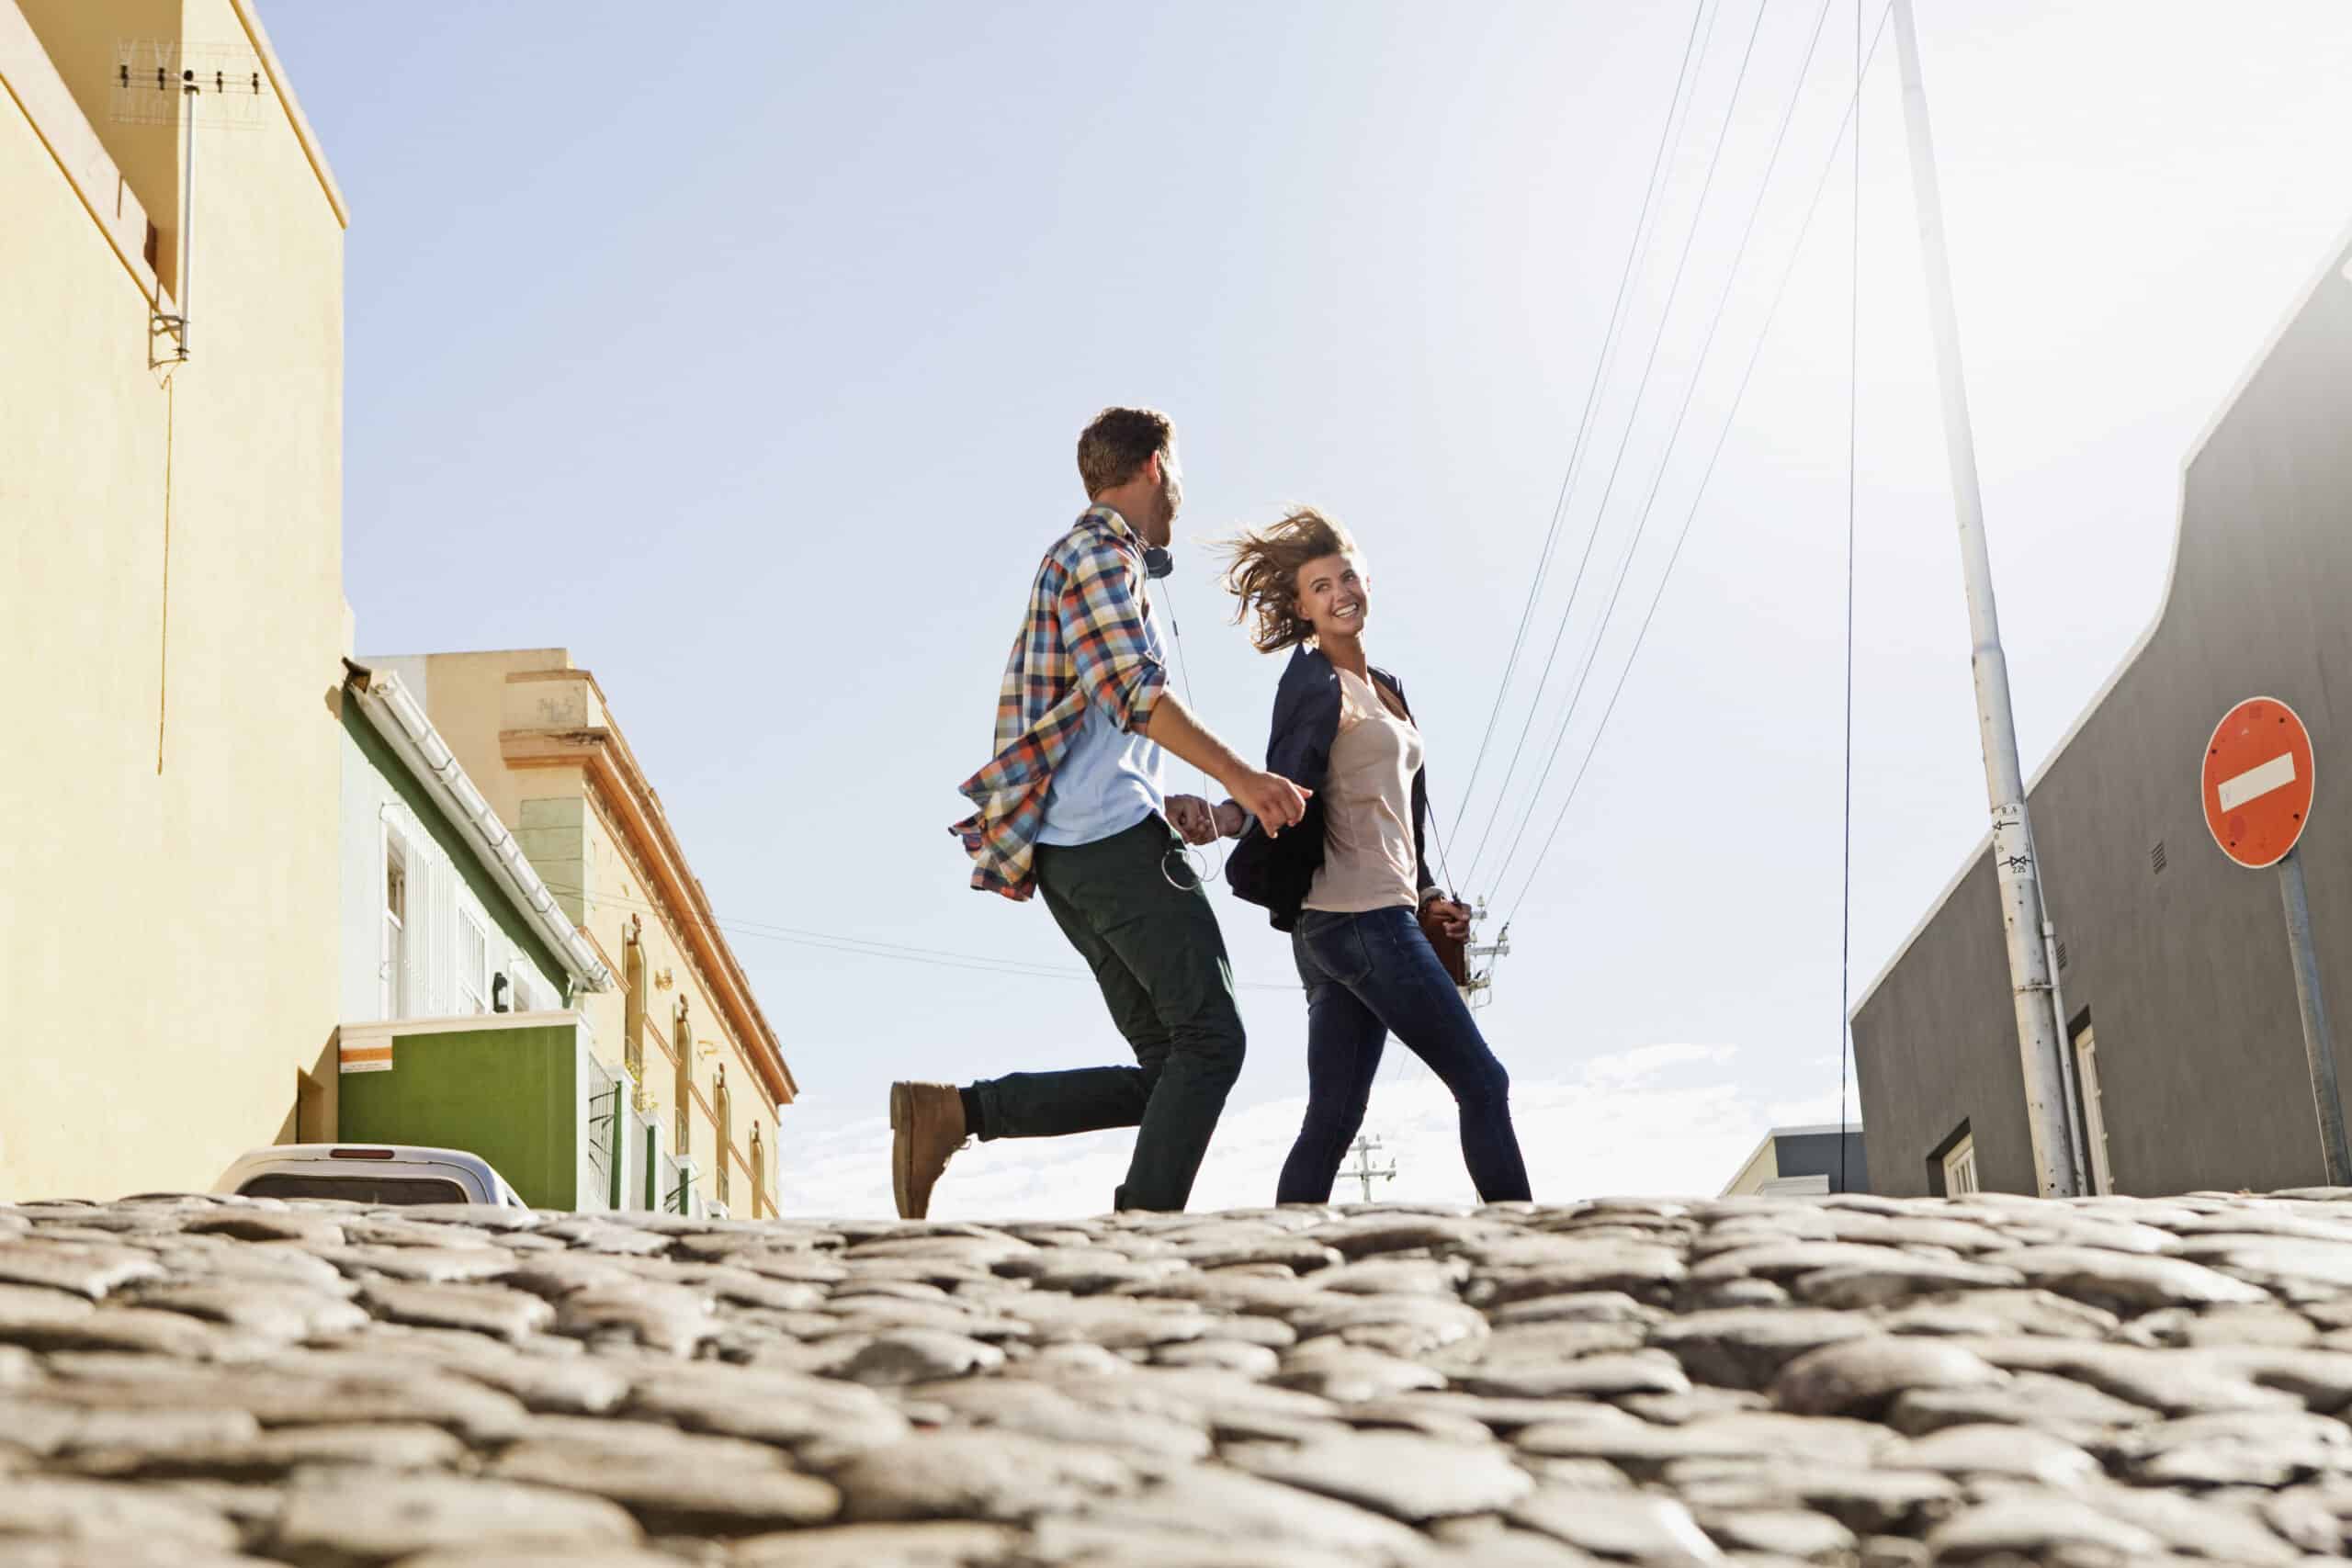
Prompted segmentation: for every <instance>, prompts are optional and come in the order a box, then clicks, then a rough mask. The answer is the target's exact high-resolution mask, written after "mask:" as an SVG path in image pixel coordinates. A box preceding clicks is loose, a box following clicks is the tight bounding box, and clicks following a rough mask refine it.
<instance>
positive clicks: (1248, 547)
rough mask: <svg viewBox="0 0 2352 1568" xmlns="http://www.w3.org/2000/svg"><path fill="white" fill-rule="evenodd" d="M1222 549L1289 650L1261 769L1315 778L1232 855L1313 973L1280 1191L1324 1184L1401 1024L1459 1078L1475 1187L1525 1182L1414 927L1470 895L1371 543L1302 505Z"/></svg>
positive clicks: (1443, 1073) (1230, 583)
mask: <svg viewBox="0 0 2352 1568" xmlns="http://www.w3.org/2000/svg"><path fill="white" fill-rule="evenodd" d="M1227 549H1228V554H1229V555H1230V557H1231V562H1232V564H1231V566H1230V568H1229V570H1227V573H1226V586H1227V588H1228V589H1229V590H1231V592H1233V594H1234V596H1235V597H1236V598H1237V599H1238V600H1239V601H1240V604H1239V607H1238V609H1237V610H1236V612H1235V619H1236V620H1241V619H1243V618H1245V617H1249V618H1254V622H1255V625H1254V626H1253V629H1252V633H1251V637H1250V640H1251V641H1252V642H1254V643H1255V644H1256V645H1257V648H1258V650H1259V651H1260V652H1261V653H1274V652H1277V651H1279V650H1281V649H1285V648H1287V649H1292V650H1293V652H1292V654H1291V660H1290V667H1289V668H1288V669H1287V670H1285V671H1283V680H1282V686H1281V689H1280V690H1279V691H1278V692H1277V693H1276V694H1275V696H1274V725H1273V735H1272V739H1271V740H1270V741H1269V742H1268V743H1267V748H1266V769H1267V771H1268V772H1269V773H1278V774H1281V775H1282V776H1283V777H1285V778H1288V779H1290V780H1291V781H1293V782H1294V783H1295V784H1298V785H1299V786H1300V787H1301V788H1302V789H1303V790H1305V791H1306V792H1307V795H1308V800H1307V806H1306V817H1305V818H1304V819H1303V820H1302V821H1301V822H1300V823H1299V825H1298V826H1297V827H1296V828H1295V829H1291V830H1289V831H1286V832H1284V833H1283V834H1282V835H1281V836H1280V837H1279V838H1271V837H1268V836H1267V835H1266V834H1264V833H1262V832H1261V831H1259V830H1258V829H1257V827H1256V826H1255V825H1254V824H1251V825H1250V826H1249V827H1247V828H1246V829H1245V830H1244V833H1243V838H1242V841H1241V842H1240V843H1239V844H1238V845H1237V846H1235V848H1234V851H1233V855H1232V859H1231V861H1230V862H1229V863H1228V864H1227V870H1226V880H1227V883H1228V884H1230V885H1231V886H1232V888H1233V890H1234V892H1235V893H1237V894H1238V895H1239V896H1240V897H1244V898H1247V899H1249V900H1250V902H1251V903H1253V904H1262V905H1264V906H1265V907H1266V908H1267V909H1268V910H1270V911H1271V912H1272V917H1273V924H1274V928H1275V929H1276V930H1277V931H1288V932H1290V935H1291V950H1292V953H1293V954H1294V955H1295V957H1296V959H1297V961H1298V976H1299V979H1300V980H1301V981H1302V982H1303V983H1304V984H1305V985H1306V1072H1307V1102H1306V1124H1305V1125H1304V1126H1302V1127H1300V1129H1299V1132H1298V1142H1297V1143H1296V1144H1295V1145H1293V1146H1292V1148H1291V1152H1290V1158H1289V1159H1288V1160H1287V1161H1285V1162H1284V1163H1283V1174H1282V1184H1281V1186H1280V1188H1279V1189H1278V1190H1276V1193H1275V1201H1277V1202H1282V1203H1322V1202H1328V1201H1329V1199H1330V1196H1331V1183H1332V1180H1333V1179H1334V1178H1335V1177H1336V1176H1337V1175H1338V1173H1339V1169H1340V1160H1341V1158H1342V1157H1343V1156H1345V1155H1346V1153H1347V1149H1348V1145H1349V1143H1350V1142H1351V1140H1352V1139H1353V1138H1354V1137H1355V1135H1356V1130H1357V1129H1358V1128H1359V1127H1360V1126H1361V1125H1362V1124H1363V1111H1364V1104H1365V1101H1366V1100H1369V1099H1370V1097H1371V1094H1372V1080H1373V1075H1374V1073H1376V1072H1377V1071H1378V1070H1379V1068H1380V1053H1381V1047H1382V1045H1383V1044H1384V1043H1385V1042H1386V1040H1387V1037H1388V1036H1389V1035H1390V1034H1391V1033H1394V1034H1395V1035H1396V1036H1397V1039H1399V1040H1400V1041H1402V1042H1404V1043H1405V1047H1406V1049H1408V1050H1409V1051H1411V1052H1412V1053H1413V1054H1414V1055H1417V1056H1419V1058H1420V1059H1421V1060H1422V1061H1424V1062H1426V1063H1428V1064H1429V1066H1430V1070H1431V1071H1432V1072H1434V1073H1436V1074H1437V1076H1438V1077H1439V1078H1440V1079H1441V1080H1442V1081H1443V1083H1444V1084H1445V1087H1446V1088H1447V1089H1451V1090H1452V1091H1453V1099H1454V1102H1455V1104H1456V1105H1457V1106H1459V1107H1460V1109H1461V1115H1462V1157H1463V1160H1464V1163H1465V1164H1466V1165H1468V1166H1469V1168H1470V1179H1471V1181H1472V1182H1473V1183H1474V1184H1476V1187H1477V1189H1478V1196H1479V1197H1480V1198H1482V1199H1484V1200H1486V1201H1488V1202H1498V1201H1505V1200H1509V1199H1525V1198H1526V1197H1527V1196H1528V1189H1527V1166H1526V1163H1525V1162H1524V1161H1523V1160H1522V1159H1521V1157H1520V1152H1519V1138H1518V1135H1517V1134H1515V1133H1513V1132H1512V1130H1511V1122H1510V1077H1509V1076H1508V1075H1507V1074H1506V1073H1505V1072H1504V1071H1503V1066H1502V1064H1501V1063H1500V1062H1498V1061H1497V1060H1496V1059H1495V1054H1494V1053H1493V1052H1492V1051H1490V1050H1488V1049H1487V1042H1486V1040H1485V1039H1484V1038H1483V1037H1481V1036H1480V1034H1479V1032H1478V1025H1477V1023H1476V1021H1474V1020H1473V1019H1472V1018H1471V1016H1470V1010H1469V1008H1468V1007H1467V1006H1465V1005H1464V1003H1463V1000H1462V993H1461V992H1460V991H1458V990H1456V989H1455V988H1454V985H1453V980H1452V979H1451V978H1450V977H1449V976H1447V974H1446V972H1445V968H1444V966H1443V964H1441V963H1440V962H1439V960H1438V956H1437V952H1436V950H1435V949H1434V948H1432V947H1431V946H1430V939H1429V937H1428V936H1427V935H1426V934H1424V932H1423V931H1422V929H1421V924H1420V918H1419V917H1420V916H1421V915H1422V914H1424V913H1426V914H1428V915H1430V917H1431V918H1432V919H1435V920H1436V922H1437V923H1438V925H1439V928H1440V929H1441V930H1442V931H1444V932H1445V933H1446V934H1447V935H1449V936H1451V937H1453V938H1455V939H1457V940H1458V939H1460V938H1462V937H1463V936H1464V935H1466V934H1467V933H1468V931H1469V923H1470V911H1469V910H1468V909H1466V908H1463V907H1462V906H1461V905H1460V904H1457V903H1454V902H1453V901H1451V900H1450V899H1448V898H1446V897H1445V896H1444V895H1443V893H1442V892H1441V891H1440V889H1439V888H1438V887H1437V886H1436V884H1435V879H1433V878H1432V877H1431V876H1430V872H1429V863H1428V859H1427V856H1426V855H1425V853H1424V852H1423V849H1422V846H1423V844H1424V843H1425V842H1426V837H1425V835H1426V832H1427V822H1428V815H1429V792H1428V789H1427V787H1426V785H1425V784H1424V782H1423V779H1422V775H1421V737H1420V732H1419V730H1418V729H1416V728H1414V725H1413V715H1412V710H1411V709H1410V708H1408V707H1407V706H1406V705H1405V691H1404V688H1403V687H1402V686H1400V685H1399V684H1398V683H1397V679H1396V677H1394V676H1392V675H1390V674H1388V673H1386V672H1385V671H1380V670H1375V669H1374V668H1373V667H1372V665H1371V664H1370V662H1369V661H1368V660H1366V658H1365V655H1364V643H1363V632H1364V626H1365V623H1366V622H1368V621H1369V620H1370V619H1371V617H1372V584H1371V581H1370V580H1369V578H1368V577H1367V576H1366V575H1365V572H1364V567H1363V557H1362V555H1361V554H1360V553H1359V552H1358V551H1357V549H1356V545H1355V541H1354V540H1353V539H1351V538H1350V537H1349V536H1348V533H1347V531H1346V530H1345V529H1343V528H1341V527H1340V525H1338V524H1336V523H1333V522H1332V521H1330V520H1329V518H1327V517H1324V516H1323V515H1322V514H1321V513H1317V512H1315V511H1314V510H1312V509H1311V508H1307V507H1300V508H1298V509H1296V510H1295V511H1293V512H1292V513H1290V514H1289V515H1288V516H1286V517H1284V518H1283V520H1282V521H1281V522H1279V523H1276V524H1274V525H1272V527H1269V528H1264V529H1261V530H1259V531H1257V532H1254V533H1246V534H1243V535H1242V536H1240V537H1238V539H1236V540H1234V541H1233V542H1232V544H1231V545H1230V546H1229V547H1227ZM1235 809H1238V808H1233V807H1227V810H1229V811H1230V810H1235Z"/></svg>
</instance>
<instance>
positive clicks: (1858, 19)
mask: <svg viewBox="0 0 2352 1568" xmlns="http://www.w3.org/2000/svg"><path fill="white" fill-rule="evenodd" d="M1847 246H1848V249H1847V258H1846V276H1847V278H1848V280H1849V282H1848V291H1847V296H1846V751H1845V782H1846V797H1845V806H1844V808H1843V812H1844V814H1843V817H1842V821H1843V824H1844V829H1845V844H1844V846H1843V850H1842V852H1841V854H1840V857H1839V861H1838V1191H1840V1192H1849V1191H1851V1190H1853V1189H1852V1188H1851V1187H1850V1186H1849V1184H1848V1179H1847V1174H1846V1141H1847V1140H1846V1064H1847V1062H1848V1060H1849V1058H1850V1056H1851V1055H1852V1049H1851V1041H1850V1039H1849V1036H1850V1034H1851V1032H1852V1024H1851V1023H1850V1022H1849V1021H1848V1019H1847V1017H1846V1010H1847V1009H1848V1008H1849V1007H1850V1006H1851V1005H1852V1001H1853V994H1854V488H1855V486H1854V471H1855V467H1856V460H1857V455H1858V453H1859V452H1860V438H1859V434H1860V419H1861V412H1860V411H1861V387H1862V375H1861V363H1862V361H1861V353H1862V0H1854V197H1853V228H1852V231H1851V233H1850V235H1849V239H1848V242H1847Z"/></svg>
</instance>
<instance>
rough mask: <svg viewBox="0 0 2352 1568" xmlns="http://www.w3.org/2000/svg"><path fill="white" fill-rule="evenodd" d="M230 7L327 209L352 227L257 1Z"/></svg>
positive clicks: (234, 1) (234, 0)
mask: <svg viewBox="0 0 2352 1568" xmlns="http://www.w3.org/2000/svg"><path fill="white" fill-rule="evenodd" d="M229 8H230V9H231V10H232V11H234V12H236V14H237V25H238V26H239V27H241V28H244V29H245V41H246V42H248V43H250V44H252V45H253V46H254V54H255V55H256V56H258V57H259V58H260V60H261V68H262V69H263V70H264V71H265V72H266V73H268V74H269V85H270V86H271V87H272V88H273V89H275V90H276V92H277V101H278V102H279V103H281V104H283V105H284V106H285V107H286V123H287V124H288V125H289V126H291V127H292V128H293V130H294V140H295V141H299V142H300V143H301V145H302V156H303V157H305V158H307V159H309V160H310V164H311V173H312V174H314V175H317V176H318V177H319V188H320V189H321V190H322V191H324V192H325V193H326V198H327V206H328V207H330V208H332V209H334V221H335V226H336V227H337V228H340V229H348V228H350V227H351V209H350V208H348V207H346V206H345V205H344V200H343V187H341V186H338V185H336V184H335V183H334V170H333V169H330V168H328V167H327V155H326V150H325V149H324V148H322V147H321V146H320V145H319V137H318V132H316V131H314V130H311V120H310V117H309V116H307V115H305V114H304V113H303V112H302V101H301V100H300V98H298V97H296V96H294V84H293V83H292V82H291V81H289V80H288V78H287V75H286V67H285V66H284V65H283V64H281V63H280V62H279V61H278V58H277V50H275V49H273V48H271V47H270V42H269V33H268V31H267V30H266V28H263V27H262V25H261V17H260V16H259V15H258V14H257V13H256V12H255V11H254V7H253V0H229Z"/></svg>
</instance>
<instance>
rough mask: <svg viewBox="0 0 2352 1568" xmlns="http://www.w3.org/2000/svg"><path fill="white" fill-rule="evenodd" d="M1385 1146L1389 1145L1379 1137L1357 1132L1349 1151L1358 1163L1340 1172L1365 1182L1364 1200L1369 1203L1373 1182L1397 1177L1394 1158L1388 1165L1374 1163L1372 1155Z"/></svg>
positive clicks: (1391, 1179)
mask: <svg viewBox="0 0 2352 1568" xmlns="http://www.w3.org/2000/svg"><path fill="white" fill-rule="evenodd" d="M1385 1147H1387V1145H1385V1144H1383V1143H1382V1142H1381V1141H1380V1140H1379V1139H1378V1138H1374V1137H1371V1136H1368V1135H1367V1134H1362V1133H1359V1134H1356V1141H1355V1142H1354V1143H1352V1144H1351V1145H1348V1152H1349V1153H1351V1154H1352V1155H1354V1156H1356V1163H1355V1164H1354V1165H1352V1166H1351V1167H1349V1168H1347V1169H1345V1170H1342V1171H1341V1172H1340V1175H1342V1176H1349V1177H1353V1178H1354V1179H1356V1180H1358V1181H1360V1182H1362V1183H1363V1201H1365V1202H1367V1203H1369V1202H1371V1201H1372V1184H1373V1183H1374V1182H1375V1181H1394V1180H1396V1179H1397V1161H1396V1160H1395V1159H1394V1158H1391V1159H1390V1160H1389V1162H1388V1163H1387V1164H1386V1165H1374V1164H1373V1163H1372V1156H1374V1155H1376V1154H1378V1153H1379V1152H1380V1151H1381V1150H1382V1149H1384V1148H1385Z"/></svg>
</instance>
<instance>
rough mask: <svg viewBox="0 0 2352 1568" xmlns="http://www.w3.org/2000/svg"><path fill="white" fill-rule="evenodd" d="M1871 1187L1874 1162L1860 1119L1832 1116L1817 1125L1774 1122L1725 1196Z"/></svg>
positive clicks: (1798, 1194)
mask: <svg viewBox="0 0 2352 1568" xmlns="http://www.w3.org/2000/svg"><path fill="white" fill-rule="evenodd" d="M1841 1133H1842V1134H1843V1139H1842V1141H1843V1143H1844V1145H1845V1158H1844V1162H1843V1168H1842V1170H1841V1168H1840V1162H1839V1158H1838V1145H1839V1143H1840V1141H1841V1140H1840V1136H1839V1135H1840V1134H1841ZM1869 1190H1871V1171H1870V1167H1869V1165H1868V1164H1866V1163H1865V1162H1864V1161H1863V1159H1862V1129H1861V1124H1860V1122H1849V1123H1848V1124H1847V1125H1846V1126H1845V1127H1843V1128H1840V1127H1839V1126H1838V1123H1837V1122H1826V1123H1824V1124H1822V1125H1820V1126H1817V1127H1775V1128H1773V1129H1772V1130H1771V1131H1770V1132H1769V1133H1767V1134H1764V1141H1763V1142H1762V1143H1760V1144H1758V1145H1756V1152H1755V1153H1754V1154H1752V1155H1750V1156H1747V1164H1745V1165H1743V1166H1741V1167H1740V1168H1739V1174H1738V1175H1736V1176H1735V1177H1733V1178H1732V1179H1731V1181H1730V1183H1729V1184H1728V1185H1727V1186H1725V1187H1724V1190H1723V1193H1722V1196H1724V1197H1725V1198H1738V1197H1743V1196H1747V1195H1748V1194H1758V1195H1761V1196H1765V1197H1797V1196H1802V1195H1804V1194H1806V1193H1829V1192H1867V1191H1869Z"/></svg>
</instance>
